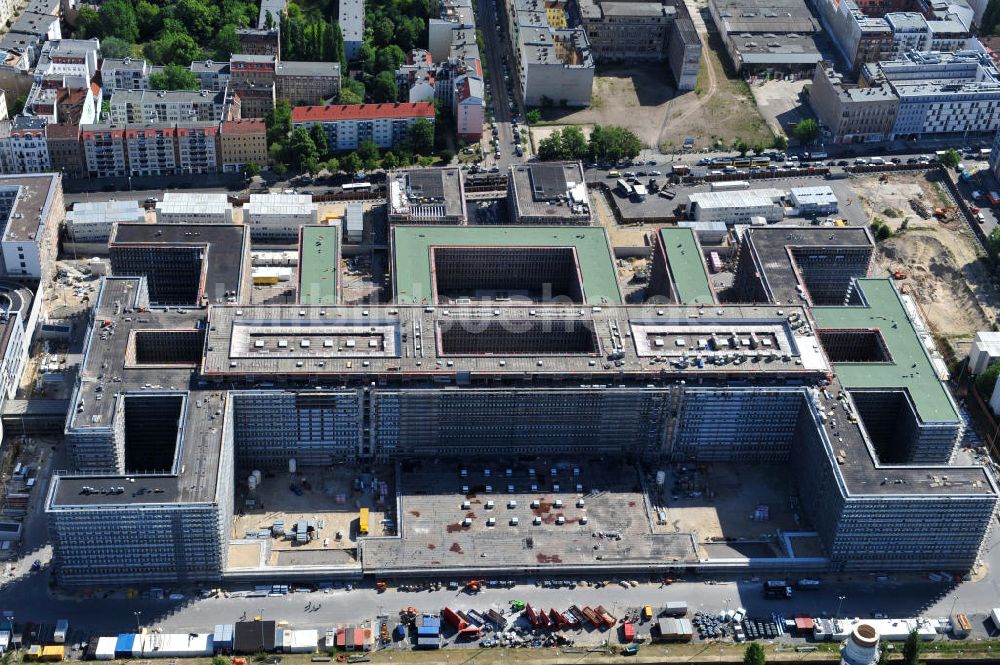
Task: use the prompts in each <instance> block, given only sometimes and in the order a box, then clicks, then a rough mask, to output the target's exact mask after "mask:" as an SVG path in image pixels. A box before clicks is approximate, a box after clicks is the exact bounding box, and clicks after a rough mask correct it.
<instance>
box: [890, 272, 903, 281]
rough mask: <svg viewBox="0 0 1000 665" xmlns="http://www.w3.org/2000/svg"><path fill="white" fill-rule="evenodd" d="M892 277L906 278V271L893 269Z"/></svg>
mask: <svg viewBox="0 0 1000 665" xmlns="http://www.w3.org/2000/svg"><path fill="white" fill-rule="evenodd" d="M892 278H893V279H897V280H898V279H906V273H905V272H903V271H902V270H893V271H892Z"/></svg>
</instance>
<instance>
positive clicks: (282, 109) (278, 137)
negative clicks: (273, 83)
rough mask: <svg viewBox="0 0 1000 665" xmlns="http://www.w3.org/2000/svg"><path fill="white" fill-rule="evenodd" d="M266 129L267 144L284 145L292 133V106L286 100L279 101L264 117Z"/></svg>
mask: <svg viewBox="0 0 1000 665" xmlns="http://www.w3.org/2000/svg"><path fill="white" fill-rule="evenodd" d="M264 125H265V126H266V127H267V144H268V145H272V144H274V143H278V144H284V142H285V141H286V140H287V139H288V134H289V133H290V132H291V131H292V105H291V104H289V103H288V100H287V99H280V100H278V102H277V103H276V104H275V105H274V108H273V109H271V110H270V111H268V112H267V114H266V115H265V116H264Z"/></svg>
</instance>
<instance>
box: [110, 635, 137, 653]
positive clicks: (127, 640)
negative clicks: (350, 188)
mask: <svg viewBox="0 0 1000 665" xmlns="http://www.w3.org/2000/svg"><path fill="white" fill-rule="evenodd" d="M133 647H135V635H134V634H132V633H119V634H118V641H117V642H116V643H115V656H125V657H126V658H131V657H132V649H133Z"/></svg>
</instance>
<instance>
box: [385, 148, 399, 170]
mask: <svg viewBox="0 0 1000 665" xmlns="http://www.w3.org/2000/svg"><path fill="white" fill-rule="evenodd" d="M397 166H399V160H398V159H396V155H394V154H392V152H387V153H385V154H384V155H382V168H384V169H386V170H387V171H389V170H392V169H394V168H396V167H397Z"/></svg>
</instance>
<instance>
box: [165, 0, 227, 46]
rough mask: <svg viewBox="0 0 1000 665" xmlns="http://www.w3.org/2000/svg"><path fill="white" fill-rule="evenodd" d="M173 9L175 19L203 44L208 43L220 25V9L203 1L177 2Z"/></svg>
mask: <svg viewBox="0 0 1000 665" xmlns="http://www.w3.org/2000/svg"><path fill="white" fill-rule="evenodd" d="M172 9H173V15H174V17H175V18H176V19H177V20H179V21H180V22H181V23H183V24H184V27H186V28H187V30H188V32H189V33H190V35H191V36H192V37H194V38H195V39H196V40H197V41H198V42H200V43H202V44H204V43H206V42H208V40H209V39H210V38H211V37H212V34H213V33H214V32H215V27H216V26H217V25H218V23H219V8H218V7H217V6H216V5H214V4H208V3H206V2H203V1H202V0H177V2H176V3H175V4H174V5H173V7H172Z"/></svg>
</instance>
